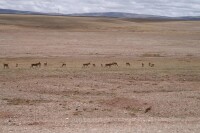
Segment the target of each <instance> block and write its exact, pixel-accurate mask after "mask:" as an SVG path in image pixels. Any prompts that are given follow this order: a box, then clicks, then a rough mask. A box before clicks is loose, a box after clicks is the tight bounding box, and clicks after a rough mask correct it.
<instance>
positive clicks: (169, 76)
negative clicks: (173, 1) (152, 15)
mask: <svg viewBox="0 0 200 133" xmlns="http://www.w3.org/2000/svg"><path fill="white" fill-rule="evenodd" d="M199 27H200V22H199V21H148V20H140V21H138V20H137V21H136V20H127V19H116V18H115V19H114V18H89V17H63V16H37V15H34V16H29V15H0V64H2V65H1V67H0V103H1V104H0V129H2V130H1V131H2V132H3V133H7V132H15V133H16V132H19V133H26V132H27V131H28V132H30V133H35V132H94V131H95V132H197V133H198V132H199V131H200V126H199V125H200V118H199V116H200V102H199V100H200V87H199V86H200V45H199V42H200V38H199V36H200V28H199ZM38 62H41V64H42V65H41V67H34V68H31V64H32V63H38ZM89 62H90V63H91V65H90V66H88V67H85V68H82V66H83V64H84V63H89ZM112 62H117V63H118V66H111V67H102V66H101V64H103V65H105V64H107V63H112ZM126 62H129V63H130V66H127V65H126ZM44 63H47V65H46V66H44ZM142 63H143V64H144V67H142ZM149 63H151V64H154V67H150V66H149ZM3 64H8V65H9V68H8V69H4V68H3ZM16 64H18V65H17V66H18V67H16ZM63 64H66V66H65V67H62V65H63ZM92 64H95V67H93V66H92Z"/></svg>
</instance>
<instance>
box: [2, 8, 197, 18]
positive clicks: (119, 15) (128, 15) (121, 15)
mask: <svg viewBox="0 0 200 133" xmlns="http://www.w3.org/2000/svg"><path fill="white" fill-rule="evenodd" d="M0 14H27V15H28V14H30V15H52V16H54V15H55V16H56V15H60V16H79V17H109V18H127V19H159V20H162V19H163V20H200V16H184V17H167V16H156V15H146V14H134V13H123V12H102V13H99V12H97V13H75V14H58V13H41V12H32V11H20V10H11V9H0Z"/></svg>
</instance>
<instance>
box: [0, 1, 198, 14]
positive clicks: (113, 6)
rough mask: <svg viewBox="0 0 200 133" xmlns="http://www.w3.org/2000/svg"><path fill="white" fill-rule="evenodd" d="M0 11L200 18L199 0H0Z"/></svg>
mask: <svg viewBox="0 0 200 133" xmlns="http://www.w3.org/2000/svg"><path fill="white" fill-rule="evenodd" d="M0 8H1V9H14V10H23V11H36V12H45V13H58V12H59V13H64V14H72V13H90V12H127V13H137V14H150V15H160V16H171V17H178V16H200V0H0Z"/></svg>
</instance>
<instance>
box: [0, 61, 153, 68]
mask: <svg viewBox="0 0 200 133" xmlns="http://www.w3.org/2000/svg"><path fill="white" fill-rule="evenodd" d="M41 65H42V64H41V63H40V62H38V63H33V64H31V66H30V67H31V68H40V67H41ZM141 65H142V67H145V64H144V63H142V64H141ZM18 66H19V65H18V64H16V67H18ZM46 66H47V62H45V63H44V67H46ZM66 66H67V65H66V64H65V63H62V65H61V67H66ZM89 66H93V67H96V64H91V63H90V62H89V63H84V64H83V65H82V68H86V67H89ZM112 66H119V65H118V63H117V62H112V63H107V64H104V65H103V64H101V67H108V68H111V67H112ZM126 66H127V67H130V66H131V64H130V63H129V62H126ZM148 66H149V67H154V66H155V64H153V63H151V62H149V64H148ZM3 68H4V69H9V64H5V63H4V64H3Z"/></svg>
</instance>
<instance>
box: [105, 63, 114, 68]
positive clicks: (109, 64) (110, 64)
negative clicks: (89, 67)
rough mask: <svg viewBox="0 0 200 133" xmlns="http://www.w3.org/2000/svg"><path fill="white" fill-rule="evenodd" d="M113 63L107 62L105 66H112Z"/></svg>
mask: <svg viewBox="0 0 200 133" xmlns="http://www.w3.org/2000/svg"><path fill="white" fill-rule="evenodd" d="M112 65H113V63H108V64H105V67H111V66H112Z"/></svg>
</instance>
